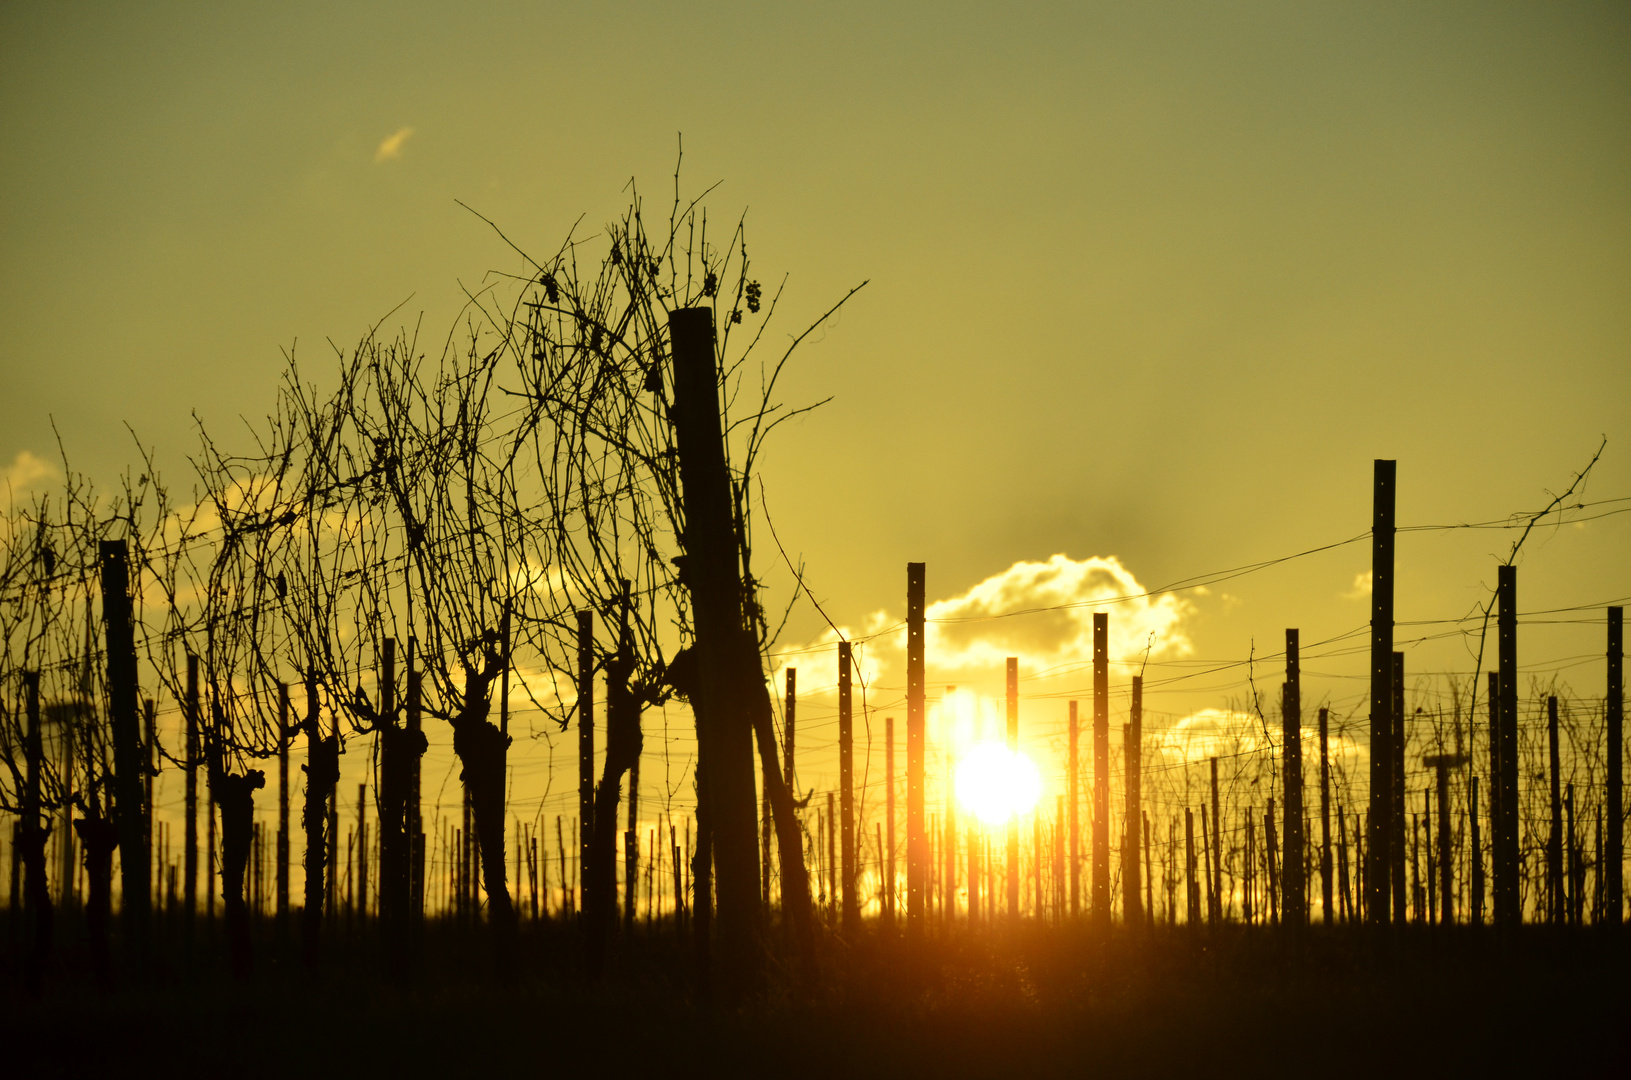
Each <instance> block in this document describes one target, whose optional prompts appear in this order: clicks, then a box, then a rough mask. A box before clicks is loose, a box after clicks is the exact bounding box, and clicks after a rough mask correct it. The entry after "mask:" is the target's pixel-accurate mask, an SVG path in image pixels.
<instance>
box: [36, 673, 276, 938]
mask: <svg viewBox="0 0 1631 1080" xmlns="http://www.w3.org/2000/svg"><path fill="white" fill-rule="evenodd" d="M157 709H158V706H157V704H156V703H155V702H154V701H153V699H152V698H147V699H145V700H143V701H142V757H143V759H144V761H143V764H142V830H143V833H142V854H143V857H144V858H145V859H146V860H147V866H148V871H147V872H148V880H149V882H152V893H151V894H150V896H149V898H148V905H149V911H150V912H151V911H152V910H153V908H155V907H156V908H157V909H158V910H159V912H160V913H161V914H162V912H163V910H164V909H163V904H164V897H162V896H161V895H159V893H160V891H161V890H162V889H163V878H164V869H163V867H162V866H160V867H158V868H157V873H158V877H159V880H158V881H157V882H153V874H154V872H155V870H154V866H155V864H154V862H153V778H154V777H156V776H158V774H159V741H158V736H157V734H156V733H155V732H154V730H153V728H154V721H155V719H156V718H155V715H154V714H155V713H156V712H157ZM64 734H65V735H67V737H66V738H64V739H63V743H64V746H63V751H64V753H66V755H67V757H68V767H67V769H65V770H64V772H65V773H66V774H67V775H66V776H65V777H64V780H65V782H66V785H67V787H68V789H69V797H70V798H71V797H72V792H73V775H74V769H73V763H74V740H73V736H72V734H71V729H70V732H65V733H64ZM285 771H287V770H285ZM72 832H73V825H72V824H69V826H68V829H67V831H66V832H64V833H63V836H62V841H63V843H62V853H63V854H64V855H65V856H67V859H66V860H65V861H66V863H67V868H66V869H67V872H66V873H64V874H63V882H64V885H65V888H64V892H65V893H66V895H68V896H70V897H73V898H74V904H75V905H76V906H77V905H78V903H79V899H78V897H77V895H76V892H77V890H76V889H75V887H74V885H73V881H74V870H75V866H74V863H75V862H76V861H77V860H75V859H74V857H73V856H74V845H73V843H72V840H73V837H72V835H71V834H72Z"/></svg>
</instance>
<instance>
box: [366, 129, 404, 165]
mask: <svg viewBox="0 0 1631 1080" xmlns="http://www.w3.org/2000/svg"><path fill="white" fill-rule="evenodd" d="M412 135H413V128H411V127H404V128H398V129H397V130H396V132H395V134H392V135H387V136H386V137H385V139H384V141H383V142H381V143H380V144H379V149H378V150H375V151H374V163H375V164H376V165H377V164H379V163H380V162H382V161H390V160H391V159H393V158H399V157H401V156H402V144H403V143H405V142H407V141H408V139H409V137H411V136H412Z"/></svg>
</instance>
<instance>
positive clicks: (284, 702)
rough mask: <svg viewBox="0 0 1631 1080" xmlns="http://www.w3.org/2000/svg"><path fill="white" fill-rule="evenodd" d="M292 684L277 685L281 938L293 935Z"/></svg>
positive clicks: (279, 924)
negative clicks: (290, 905)
mask: <svg viewBox="0 0 1631 1080" xmlns="http://www.w3.org/2000/svg"><path fill="white" fill-rule="evenodd" d="M293 737H294V735H293V732H292V731H291V730H290V728H289V684H288V683H285V682H280V683H278V685H277V935H278V941H279V942H280V943H281V942H282V940H283V938H284V936H285V935H286V934H287V933H288V932H289V927H288V923H289V743H290V741H291V740H292V739H293Z"/></svg>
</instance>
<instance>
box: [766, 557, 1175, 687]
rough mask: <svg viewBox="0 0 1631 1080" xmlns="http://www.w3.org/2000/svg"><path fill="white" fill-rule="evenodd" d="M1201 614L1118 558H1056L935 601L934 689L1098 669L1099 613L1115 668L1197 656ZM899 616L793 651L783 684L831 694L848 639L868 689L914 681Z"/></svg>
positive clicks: (928, 638) (929, 631)
mask: <svg viewBox="0 0 1631 1080" xmlns="http://www.w3.org/2000/svg"><path fill="white" fill-rule="evenodd" d="M1191 610H1192V608H1191V606H1190V604H1189V603H1188V602H1187V601H1186V600H1184V599H1183V598H1181V597H1179V596H1176V595H1173V594H1170V593H1166V594H1161V595H1155V596H1151V595H1146V593H1145V590H1144V587H1143V586H1142V585H1140V584H1139V582H1138V579H1137V578H1136V577H1134V576H1133V573H1132V571H1130V570H1128V569H1127V568H1126V567H1125V566H1123V565H1122V564H1121V561H1120V560H1119V559H1117V558H1116V557H1114V556H1091V557H1089V558H1086V559H1072V558H1070V557H1069V556H1066V555H1054V556H1053V557H1051V558H1049V559H1047V560H1044V561H1040V562H1031V561H1021V562H1016V563H1014V564H1013V565H1012V566H1010V567H1008V568H1007V569H1006V570H1003V571H1001V572H1000V573H997V574H993V575H992V576H990V577H988V578H986V579H985V580H983V581H981V582H979V583H978V584H976V585H974V586H973V587H972V588H970V589H969V590H967V591H966V592H963V593H961V594H959V595H956V596H952V597H948V598H945V599H941V600H935V601H933V602H932V603H930V604H929V605H928V607H927V609H926V611H925V616H926V618H927V620H928V626H927V628H926V631H925V642H924V644H925V650H926V663H927V667H928V675H929V679H930V681H931V682H950V683H960V684H963V683H976V682H981V681H987V682H988V681H992V680H1001V678H1002V672H1003V669H1004V667H1005V664H1006V661H1007V658H1008V657H1010V656H1017V657H1019V658H1020V665H1021V670H1022V672H1023V673H1024V676H1025V677H1026V678H1031V677H1033V676H1043V677H1046V676H1049V675H1056V674H1057V675H1063V674H1066V673H1069V672H1073V671H1076V670H1079V669H1080V668H1082V667H1085V666H1087V665H1090V664H1091V663H1092V662H1093V614H1094V613H1095V612H1105V613H1107V614H1108V615H1109V634H1110V638H1109V653H1110V659H1111V661H1112V662H1117V661H1132V660H1136V659H1140V658H1142V657H1143V656H1144V654H1145V652H1146V650H1147V651H1148V654H1149V656H1150V658H1151V659H1160V658H1164V657H1172V656H1184V655H1188V654H1189V653H1190V651H1191V643H1190V639H1189V636H1188V634H1187V633H1186V632H1185V629H1184V626H1183V623H1184V620H1185V618H1186V617H1187V616H1188V615H1189V614H1190V612H1191ZM901 622H902V616H901V615H900V614H899V613H898V612H893V611H888V610H880V611H875V612H873V613H871V614H870V615H868V616H866V617H865V618H863V619H861V620H860V621H859V623H858V624H857V625H840V626H839V627H837V629H836V631H835V630H834V629H828V630H826V631H824V632H823V633H822V634H820V635H819V636H818V637H817V638H816V639H815V640H814V641H812V642H809V643H808V644H806V645H803V646H799V647H797V648H795V649H792V650H788V651H786V652H783V653H781V654H780V656H779V657H778V663H777V670H776V671H775V672H774V673H773V677H774V678H775V679H776V680H777V683H776V685H777V686H780V685H782V682H781V680H782V679H783V678H784V675H783V672H784V671H785V669H786V668H787V667H798V668H800V669H801V670H800V676H799V679H800V685H801V687H809V688H810V689H811V690H819V689H822V688H829V687H831V686H832V684H833V682H834V680H835V679H836V675H835V672H836V670H837V661H836V653H837V648H836V644H837V642H838V640H839V636H840V634H842V636H843V637H844V638H845V639H847V640H850V641H853V642H856V646H855V668H856V678H857V680H858V681H859V682H864V683H866V684H867V685H883V684H888V685H895V686H898V685H901V684H904V682H905V655H904V653H905V640H906V635H905V632H904V630H903V629H902V628H901Z"/></svg>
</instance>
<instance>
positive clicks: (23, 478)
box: [0, 450, 57, 495]
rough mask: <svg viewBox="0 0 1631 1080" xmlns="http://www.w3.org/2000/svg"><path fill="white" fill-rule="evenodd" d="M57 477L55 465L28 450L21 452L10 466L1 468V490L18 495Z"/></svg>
mask: <svg viewBox="0 0 1631 1080" xmlns="http://www.w3.org/2000/svg"><path fill="white" fill-rule="evenodd" d="M56 475H57V470H56V467H55V466H54V465H52V464H51V463H50V462H49V461H46V460H45V459H44V458H41V457H40V456H38V455H37V454H34V453H32V452H30V451H28V450H22V451H19V452H18V454H17V456H16V457H15V458H13V459H12V462H11V464H10V465H7V466H5V467H4V468H0V488H4V489H6V490H7V491H9V492H10V493H12V494H14V495H15V494H17V493H19V492H22V491H24V490H26V489H27V488H29V487H31V486H33V485H34V484H36V483H38V482H39V481H41V480H50V479H52V478H53V477H55V476H56Z"/></svg>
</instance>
